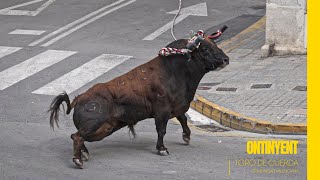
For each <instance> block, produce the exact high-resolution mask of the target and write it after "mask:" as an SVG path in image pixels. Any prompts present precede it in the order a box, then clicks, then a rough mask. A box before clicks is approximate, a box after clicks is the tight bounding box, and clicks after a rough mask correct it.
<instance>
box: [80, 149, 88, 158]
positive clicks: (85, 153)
mask: <svg viewBox="0 0 320 180" xmlns="http://www.w3.org/2000/svg"><path fill="white" fill-rule="evenodd" d="M81 160H82V161H89V153H88V152H86V151H84V150H81Z"/></svg>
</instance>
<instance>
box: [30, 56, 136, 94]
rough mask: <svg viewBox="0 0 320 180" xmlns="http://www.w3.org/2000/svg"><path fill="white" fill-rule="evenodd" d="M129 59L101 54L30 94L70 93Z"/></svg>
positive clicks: (128, 57) (127, 57)
mask: <svg viewBox="0 0 320 180" xmlns="http://www.w3.org/2000/svg"><path fill="white" fill-rule="evenodd" d="M131 57H132V56H124V55H115V54H102V55H101V56H98V57H96V58H94V59H92V60H91V61H89V62H87V63H85V64H83V65H82V66H80V67H78V68H76V69H74V70H72V71H71V72H69V73H67V74H65V75H63V76H61V77H59V78H58V79H56V80H54V81H52V82H50V83H49V84H47V85H45V86H43V87H41V88H39V89H37V90H35V91H33V92H32V93H34V94H45V95H57V94H59V93H61V92H62V91H66V92H67V93H72V92H73V91H75V90H77V89H79V88H80V87H82V86H84V85H85V84H87V83H89V82H90V81H92V80H94V79H96V78H98V77H99V76H101V75H103V74H104V73H106V72H108V71H109V70H111V69H112V68H114V67H115V66H118V65H119V64H121V63H123V62H124V61H126V60H128V59H130V58H131Z"/></svg>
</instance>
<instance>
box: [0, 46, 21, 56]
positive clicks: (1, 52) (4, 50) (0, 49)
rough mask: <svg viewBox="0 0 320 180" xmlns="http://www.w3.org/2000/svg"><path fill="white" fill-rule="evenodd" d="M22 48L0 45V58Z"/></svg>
mask: <svg viewBox="0 0 320 180" xmlns="http://www.w3.org/2000/svg"><path fill="white" fill-rule="evenodd" d="M20 49H22V48H21V47H8V46H0V58H2V57H4V56H8V55H9V54H12V53H14V52H16V51H19V50H20Z"/></svg>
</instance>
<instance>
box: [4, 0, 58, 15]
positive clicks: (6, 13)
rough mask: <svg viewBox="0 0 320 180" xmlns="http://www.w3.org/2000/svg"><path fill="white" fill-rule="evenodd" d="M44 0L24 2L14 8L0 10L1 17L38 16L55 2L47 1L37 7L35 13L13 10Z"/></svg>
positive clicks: (52, 0)
mask: <svg viewBox="0 0 320 180" xmlns="http://www.w3.org/2000/svg"><path fill="white" fill-rule="evenodd" d="M41 1H44V0H33V1H29V2H25V3H22V4H18V5H15V6H11V7H8V8H5V9H0V14H1V15H12V16H36V15H38V14H39V13H40V12H41V11H43V10H44V9H45V8H47V7H48V6H49V5H50V4H51V3H53V2H54V1H55V0H48V1H47V2H45V3H44V4H42V6H41V7H39V8H38V9H37V10H35V11H27V10H14V9H15V8H19V7H23V6H28V5H30V4H34V3H38V2H41Z"/></svg>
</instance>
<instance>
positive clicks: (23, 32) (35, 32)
mask: <svg viewBox="0 0 320 180" xmlns="http://www.w3.org/2000/svg"><path fill="white" fill-rule="evenodd" d="M44 32H46V31H39V30H28V29H16V30H14V31H11V32H10V33H9V34H21V35H41V34H42V33H44Z"/></svg>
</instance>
